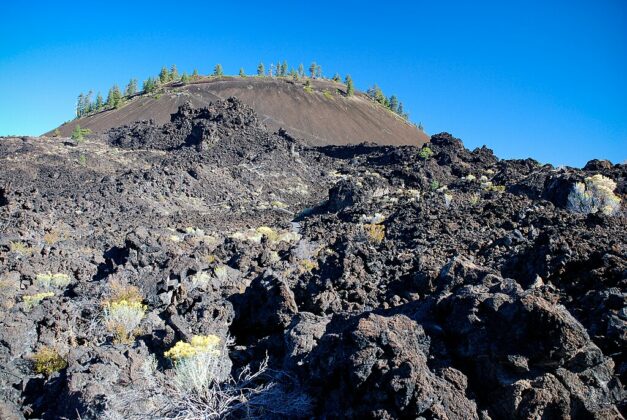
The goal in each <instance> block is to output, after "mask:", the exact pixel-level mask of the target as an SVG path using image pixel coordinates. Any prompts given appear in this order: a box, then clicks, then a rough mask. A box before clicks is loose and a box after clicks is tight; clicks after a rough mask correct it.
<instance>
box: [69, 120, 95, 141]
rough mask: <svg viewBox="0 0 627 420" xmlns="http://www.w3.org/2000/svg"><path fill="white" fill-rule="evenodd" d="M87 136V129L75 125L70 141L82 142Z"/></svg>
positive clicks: (89, 131)
mask: <svg viewBox="0 0 627 420" xmlns="http://www.w3.org/2000/svg"><path fill="white" fill-rule="evenodd" d="M88 134H91V130H90V129H89V128H81V126H80V124H76V127H74V131H72V140H77V141H79V142H80V141H83V140H84V139H85V136H86V135H88Z"/></svg>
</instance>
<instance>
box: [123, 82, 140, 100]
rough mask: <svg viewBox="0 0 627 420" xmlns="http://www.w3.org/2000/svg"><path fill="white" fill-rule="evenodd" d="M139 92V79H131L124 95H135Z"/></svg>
mask: <svg viewBox="0 0 627 420" xmlns="http://www.w3.org/2000/svg"><path fill="white" fill-rule="evenodd" d="M136 93H137V79H131V80H130V81H129V82H128V85H126V89H125V90H124V96H133V95H135V94H136Z"/></svg>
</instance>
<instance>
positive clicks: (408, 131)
mask: <svg viewBox="0 0 627 420" xmlns="http://www.w3.org/2000/svg"><path fill="white" fill-rule="evenodd" d="M313 88H314V91H313V92H311V93H308V92H306V91H305V89H304V83H303V82H296V81H293V80H288V79H271V78H267V77H264V78H256V77H250V78H231V77H223V78H220V79H215V78H211V79H205V80H202V81H200V82H197V83H193V84H189V85H185V86H170V87H168V88H166V91H165V92H162V93H156V94H151V95H140V96H137V97H135V98H133V99H132V100H131V101H128V102H127V103H126V104H125V105H124V106H122V107H121V108H119V109H116V110H110V111H103V112H100V113H97V114H95V115H90V116H87V117H83V118H80V119H78V120H74V121H71V122H69V123H66V124H64V125H62V126H60V127H59V129H60V131H61V133H62V135H66V136H68V135H70V133H71V132H72V130H73V129H74V127H75V125H76V124H80V125H81V127H82V128H90V129H91V130H92V131H94V132H98V133H102V132H104V131H106V130H108V129H109V128H112V127H117V126H120V125H124V124H129V123H131V122H134V121H139V120H148V119H153V120H155V121H156V122H159V123H165V122H167V121H169V118H170V114H171V113H173V112H175V111H176V110H177V108H178V106H179V105H181V104H183V103H184V102H186V101H191V103H192V104H193V105H194V106H203V105H206V104H208V103H209V102H211V101H214V100H216V99H220V98H221V99H224V98H227V97H229V96H236V97H238V98H240V99H241V100H242V101H243V102H244V103H246V104H248V105H250V106H251V107H253V109H255V111H256V112H257V113H258V114H259V115H260V116H261V117H262V118H263V120H264V123H265V124H266V125H267V126H268V127H270V128H271V129H275V130H276V129H279V128H284V129H286V130H287V131H288V132H289V133H291V134H292V135H294V136H296V137H300V138H302V139H304V140H306V141H307V142H309V143H311V144H314V145H327V144H352V143H360V142H363V141H371V142H376V143H380V144H394V145H401V144H422V143H424V142H426V141H427V140H428V136H427V135H426V134H425V133H424V132H422V131H420V130H418V129H417V128H416V127H415V126H413V125H411V124H408V123H407V122H406V121H404V120H403V119H402V118H400V117H398V116H397V115H395V114H394V113H392V112H390V111H389V110H387V109H385V108H384V107H382V106H381V105H379V104H377V103H374V102H373V101H371V100H370V99H369V98H368V97H367V96H366V95H364V94H362V93H358V94H356V95H355V96H352V97H347V96H345V95H344V90H345V87H344V85H342V84H339V83H334V82H331V81H326V80H325V81H318V80H316V81H313ZM325 92H327V93H326V94H325Z"/></svg>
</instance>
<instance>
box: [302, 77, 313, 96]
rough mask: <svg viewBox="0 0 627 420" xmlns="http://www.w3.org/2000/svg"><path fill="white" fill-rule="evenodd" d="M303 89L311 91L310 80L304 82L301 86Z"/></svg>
mask: <svg viewBox="0 0 627 420" xmlns="http://www.w3.org/2000/svg"><path fill="white" fill-rule="evenodd" d="M303 90H304V91H305V92H307V93H313V86H312V85H311V82H310V81H309V80H307V81H306V82H305V86H303Z"/></svg>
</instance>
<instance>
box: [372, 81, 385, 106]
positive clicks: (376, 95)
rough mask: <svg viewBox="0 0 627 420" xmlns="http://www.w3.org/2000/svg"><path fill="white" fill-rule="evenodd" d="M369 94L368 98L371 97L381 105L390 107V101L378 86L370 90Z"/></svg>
mask: <svg viewBox="0 0 627 420" xmlns="http://www.w3.org/2000/svg"><path fill="white" fill-rule="evenodd" d="M367 93H368V96H370V97H371V98H372V99H374V100H375V101H377V102H378V103H380V104H381V105H384V106H388V99H387V98H386V97H385V95H384V94H383V91H382V90H381V88H380V87H379V86H377V85H376V84H375V85H374V86H372V87H371V88H370V89H368V91H367Z"/></svg>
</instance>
